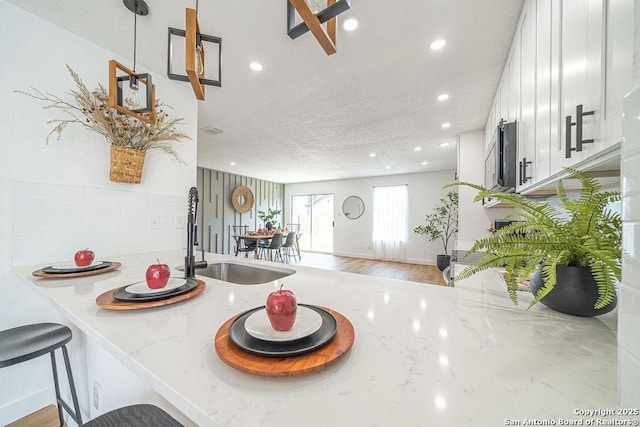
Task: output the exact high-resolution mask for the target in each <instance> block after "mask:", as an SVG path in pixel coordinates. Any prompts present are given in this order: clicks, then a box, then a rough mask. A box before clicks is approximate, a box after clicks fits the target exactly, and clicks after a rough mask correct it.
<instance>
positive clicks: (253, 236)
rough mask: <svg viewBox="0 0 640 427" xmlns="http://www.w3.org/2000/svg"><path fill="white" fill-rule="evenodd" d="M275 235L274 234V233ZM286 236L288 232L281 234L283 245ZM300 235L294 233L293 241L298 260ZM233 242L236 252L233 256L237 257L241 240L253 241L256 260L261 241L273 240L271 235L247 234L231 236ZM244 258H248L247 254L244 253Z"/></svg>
mask: <svg viewBox="0 0 640 427" xmlns="http://www.w3.org/2000/svg"><path fill="white" fill-rule="evenodd" d="M274 234H276V233H274ZM287 234H289V233H288V232H284V233H282V239H283V243H284V240H285V239H286V238H287ZM300 236H301V233H296V241H295V245H296V249H295V250H296V252H297V253H298V259H301V258H300V244H299V239H300ZM233 238H234V240H235V241H236V250H235V255H236V256H238V248H239V247H240V243H241V241H242V240H245V241H247V243H248V242H250V241H255V246H256V251H255V255H254V257H255V258H258V251H257V249H258V245H259V244H260V241H261V240H271V239H272V238H273V234H263V233H259V234H258V233H249V234H239V235H234V236H233ZM245 257H248V255H247V253H246V252H245Z"/></svg>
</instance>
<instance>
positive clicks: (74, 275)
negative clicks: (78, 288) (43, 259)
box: [31, 261, 122, 279]
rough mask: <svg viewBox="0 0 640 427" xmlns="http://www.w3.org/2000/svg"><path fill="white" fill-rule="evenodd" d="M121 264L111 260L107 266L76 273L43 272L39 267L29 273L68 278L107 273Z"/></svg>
mask: <svg viewBox="0 0 640 427" xmlns="http://www.w3.org/2000/svg"><path fill="white" fill-rule="evenodd" d="M121 266H122V264H121V263H119V262H115V261H112V262H111V265H110V266H109V267H105V268H100V269H98V270H89V271H79V272H77V273H45V272H44V271H42V269H40V270H36V271H34V272H33V273H31V274H33V275H34V276H36V277H42V278H44V279H68V278H69V277H83V276H95V275H96V274H102V273H108V272H110V271H113V270H115V269H116V268H120V267H121Z"/></svg>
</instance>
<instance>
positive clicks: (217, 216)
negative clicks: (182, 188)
mask: <svg viewBox="0 0 640 427" xmlns="http://www.w3.org/2000/svg"><path fill="white" fill-rule="evenodd" d="M241 185H246V186H247V187H249V188H251V191H253V195H254V199H255V204H254V206H253V208H252V209H251V210H250V211H249V212H247V213H244V214H241V213H239V212H236V210H235V209H234V208H233V205H232V204H231V194H232V193H233V190H235V188H236V187H238V186H241ZM197 186H198V191H199V193H200V194H202V195H206V197H202V196H201V198H200V199H201V200H200V201H201V206H202V208H201V209H199V212H198V224H199V227H198V239H199V241H200V242H201V243H202V245H203V247H204V250H205V251H207V252H213V253H218V254H231V253H233V251H234V247H235V241H234V239H233V235H232V234H233V233H232V228H231V226H232V225H248V226H249V229H250V230H256V229H258V228H260V227H262V226H264V224H262V223H261V221H260V219H259V218H258V216H257V214H258V211H265V212H266V211H267V210H268V209H269V208H271V209H282V207H283V206H284V184H279V183H277V182H272V181H265V180H262V179H257V178H251V177H247V176H243V175H237V174H232V173H228V172H221V171H216V170H212V169H206V168H198V180H197ZM283 218H284V215H283V214H282V213H281V214H280V216H279V218H278V220H279V222H280V223H281V224H284V220H283Z"/></svg>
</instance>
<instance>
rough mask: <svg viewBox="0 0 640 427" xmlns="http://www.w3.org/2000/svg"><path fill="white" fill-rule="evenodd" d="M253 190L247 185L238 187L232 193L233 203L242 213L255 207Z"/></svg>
mask: <svg viewBox="0 0 640 427" xmlns="http://www.w3.org/2000/svg"><path fill="white" fill-rule="evenodd" d="M253 202H254V197H253V192H252V191H251V189H250V188H249V187H247V186H246V185H241V186H239V187H236V188H235V190H233V193H232V194H231V204H232V205H233V207H234V209H235V210H236V211H238V212H240V213H247V212H249V211H250V210H251V209H252V208H253Z"/></svg>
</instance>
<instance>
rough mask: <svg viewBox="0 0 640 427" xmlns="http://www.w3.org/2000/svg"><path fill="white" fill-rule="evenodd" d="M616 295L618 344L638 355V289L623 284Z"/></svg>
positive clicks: (639, 336) (639, 344) (639, 296)
mask: <svg viewBox="0 0 640 427" xmlns="http://www.w3.org/2000/svg"><path fill="white" fill-rule="evenodd" d="M618 296H619V299H618V344H619V345H620V346H621V347H624V348H625V349H626V350H627V351H628V352H630V353H631V354H637V355H640V334H638V325H640V290H639V289H634V288H630V287H629V286H626V285H625V284H623V285H622V286H621V287H620V291H619V294H618ZM639 402H640V401H639Z"/></svg>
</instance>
